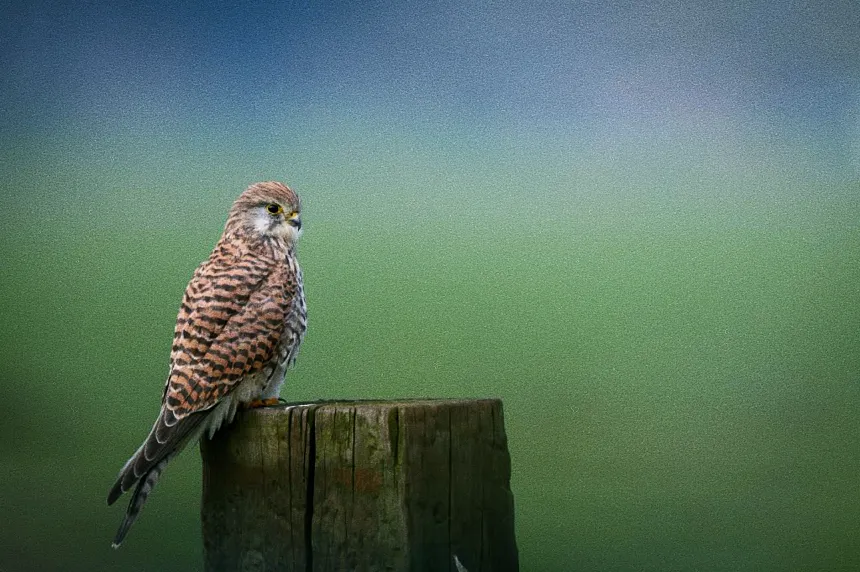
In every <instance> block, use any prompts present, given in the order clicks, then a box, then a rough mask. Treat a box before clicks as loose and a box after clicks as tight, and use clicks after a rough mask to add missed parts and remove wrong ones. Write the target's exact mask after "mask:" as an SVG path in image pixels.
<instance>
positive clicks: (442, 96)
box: [0, 1, 860, 572]
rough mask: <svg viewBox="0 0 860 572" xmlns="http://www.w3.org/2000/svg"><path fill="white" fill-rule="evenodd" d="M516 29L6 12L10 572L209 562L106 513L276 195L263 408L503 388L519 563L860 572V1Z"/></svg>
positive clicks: (171, 516)
mask: <svg viewBox="0 0 860 572" xmlns="http://www.w3.org/2000/svg"><path fill="white" fill-rule="evenodd" d="M525 4H526V3H514V2H469V1H463V2H358V3H346V2H344V3H316V2H284V3H278V4H274V3H273V4H271V5H269V4H265V3H245V4H239V5H232V4H229V3H220V2H212V3H198V2H188V3H181V2H162V3H149V4H147V5H145V6H144V5H141V4H140V3H137V2H98V1H95V2H74V3H72V2H69V3H61V2H26V3H19V2H12V3H9V2H4V3H3V5H2V13H3V16H2V17H0V47H2V63H0V66H2V67H0V92H2V109H3V111H2V116H0V165H2V167H0V174H2V181H0V186H2V191H0V237H2V247H0V264H2V272H0V295H2V298H0V301H1V302H2V305H0V312H2V314H0V323H2V326H3V327H2V328H0V382H2V385H0V391H2V393H0V570H2V571H3V572H12V571H17V570H31V569H33V570H35V569H39V570H193V569H199V568H200V567H201V565H202V558H201V550H202V548H201V539H200V531H199V516H198V512H197V511H198V507H199V490H200V461H199V454H198V453H197V451H196V450H189V451H186V454H185V455H183V456H182V457H181V458H180V459H178V460H177V461H176V462H174V463H173V464H172V466H171V467H170V469H169V470H168V471H167V473H166V474H165V477H164V478H163V479H162V481H161V484H160V486H159V487H158V489H157V490H156V493H155V494H154V495H153V496H152V498H151V499H150V502H149V504H148V505H147V508H146V510H144V512H143V514H142V518H141V519H140V520H139V521H138V523H137V525H136V526H135V528H134V529H133V530H132V532H131V534H130V536H129V538H128V539H127V541H126V543H125V545H123V547H122V549H121V550H119V551H113V550H111V549H110V540H111V538H112V536H113V533H114V531H115V528H116V526H117V525H118V524H119V522H120V519H121V512H122V511H123V510H124V503H120V504H122V505H123V506H122V507H113V508H110V509H109V508H107V507H106V506H105V501H104V499H105V496H106V493H107V491H108V488H109V487H110V485H111V484H112V482H113V479H114V476H115V474H116V471H117V470H118V469H119V468H120V466H121V465H122V463H123V462H124V461H125V460H126V458H127V457H128V456H129V455H130V454H131V453H132V452H133V451H134V449H135V448H136V447H137V445H138V444H139V442H140V441H141V440H142V439H143V437H144V436H145V434H146V432H147V431H148V430H149V427H150V425H151V422H152V420H153V419H154V417H155V415H156V413H157V410H158V401H159V398H160V395H161V391H162V384H163V380H164V376H165V374H166V369H167V358H168V352H169V347H170V344H171V339H172V328H173V322H174V319H175V316H176V311H177V309H178V305H179V300H180V297H181V294H182V290H183V288H184V287H185V284H186V283H187V281H188V279H189V277H190V276H191V272H192V271H193V269H194V267H195V266H196V265H197V264H198V263H199V262H200V261H201V260H203V259H204V258H205V257H206V256H208V254H209V251H210V249H211V247H212V245H213V244H214V242H215V241H216V240H217V238H218V236H219V235H220V232H221V229H222V226H223V223H224V220H225V217H226V212H227V209H228V208H229V206H230V203H231V201H232V200H233V199H234V198H235V197H236V196H237V195H238V193H239V192H240V191H241V190H243V189H244V188H245V186H247V185H248V184H249V183H252V182H255V181H258V180H266V179H278V180H283V181H285V182H288V183H289V184H290V185H292V186H293V187H294V188H296V189H297V190H298V191H299V192H300V193H301V194H302V197H303V201H304V216H303V220H304V222H305V225H306V230H305V234H304V237H303V241H302V244H301V247H300V257H301V261H302V265H303V267H304V270H305V277H306V291H307V298H308V304H309V308H310V330H309V333H308V336H307V338H306V341H305V345H304V347H303V349H302V354H301V356H300V358H299V361H298V367H297V369H296V370H295V371H294V372H293V373H292V374H291V375H290V376H289V377H288V380H287V384H286V386H285V390H284V396H285V397H287V398H288V399H291V400H307V399H318V398H392V397H409V396H434V397H450V396H457V397H464V396H481V397H483V396H498V397H501V398H503V399H504V401H505V408H506V421H507V430H508V435H509V439H510V450H511V455H512V460H513V479H512V483H511V485H512V488H513V491H514V495H515V501H516V518H517V536H518V543H519V548H520V556H521V568H522V570H524V571H556V570H559V571H561V570H574V571H575V570H637V571H641V570H655V571H656V570H694V569H698V570H726V571H738V570H750V571H752V570H755V571H767V570H801V569H802V570H849V569H850V570H856V569H860V541H858V538H860V421H858V409H860V304H858V302H860V33H858V30H860V6H858V4H857V3H856V2H853V1H843V2H839V1H836V2H826V3H825V2H801V1H788V2H733V3H729V4H726V5H713V3H701V5H699V4H700V3H687V2H671V1H668V2H644V3H641V2H637V3H626V2H625V3H616V4H615V5H613V6H607V5H606V3H604V2H538V3H528V6H525ZM466 564H467V565H468V563H466Z"/></svg>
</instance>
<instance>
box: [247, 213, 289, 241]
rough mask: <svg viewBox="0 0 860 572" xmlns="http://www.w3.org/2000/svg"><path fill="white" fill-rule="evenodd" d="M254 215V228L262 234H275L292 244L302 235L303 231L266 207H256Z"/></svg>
mask: <svg viewBox="0 0 860 572" xmlns="http://www.w3.org/2000/svg"><path fill="white" fill-rule="evenodd" d="M252 217H253V218H252V222H253V225H254V230H255V231H257V233H259V234H260V235H262V236H275V237H278V238H282V239H284V240H285V241H286V242H287V243H288V244H292V243H295V242H296V241H297V240H298V238H299V236H300V235H301V231H299V230H298V229H296V228H295V227H294V226H292V225H290V224H288V223H287V222H286V221H285V220H284V219H283V218H282V217H273V216H272V215H270V214H269V213H268V212H266V209H264V208H259V209H254V211H253V214H252Z"/></svg>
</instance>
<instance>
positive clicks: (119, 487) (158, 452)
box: [107, 410, 206, 548]
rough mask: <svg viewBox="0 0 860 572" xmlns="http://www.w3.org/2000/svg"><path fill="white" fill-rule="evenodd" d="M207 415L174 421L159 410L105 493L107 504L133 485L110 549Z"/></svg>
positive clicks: (124, 531)
mask: <svg viewBox="0 0 860 572" xmlns="http://www.w3.org/2000/svg"><path fill="white" fill-rule="evenodd" d="M205 418H206V413H205V412H201V413H195V414H192V415H190V416H188V417H185V418H182V419H176V417H174V416H173V414H172V413H171V412H169V411H165V410H162V412H161V414H160V415H159V416H158V419H157V420H156V422H155V425H154V426H153V428H152V431H150V433H149V436H148V437H147V438H146V441H144V442H143V445H141V446H140V448H139V449H138V450H137V452H135V454H134V455H132V456H131V458H130V459H129V460H128V462H127V463H126V464H125V466H124V467H123V468H122V470H121V471H120V472H119V475H118V476H117V480H116V483H114V485H113V487H112V488H111V490H110V493H108V499H107V502H108V505H112V504H113V503H115V502H116V500H117V499H118V498H119V497H120V496H121V495H122V494H123V493H124V492H125V491H128V490H131V488H132V486H134V493H133V494H132V495H131V500H130V501H129V503H128V509H126V512H125V518H124V519H123V521H122V524H121V525H120V527H119V530H118V531H117V533H116V537H115V538H114V541H113V544H112V546H113V547H114V548H119V545H120V544H122V541H123V539H124V538H125V535H126V534H128V529H129V528H131V525H132V524H134V521H135V520H137V517H138V516H139V515H140V509H141V508H143V503H145V502H146V499H147V497H149V493H151V492H152V489H153V487H155V483H157V482H158V479H159V477H161V473H163V472H164V468H165V467H166V466H167V464H168V463H169V462H170V461H171V460H172V459H173V458H174V457H175V456H176V455H178V454H179V452H180V451H182V449H183V448H184V447H185V446H186V445H187V444H188V443H189V442H191V441H195V440H196V439H197V437H199V435H200V432H201V431H202V430H203V429H204V428H205V424H204V423H203V420H204V419H205Z"/></svg>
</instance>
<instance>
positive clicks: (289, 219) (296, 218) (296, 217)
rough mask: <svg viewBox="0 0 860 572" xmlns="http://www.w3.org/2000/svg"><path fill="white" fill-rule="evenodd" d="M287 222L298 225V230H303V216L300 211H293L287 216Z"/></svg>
mask: <svg viewBox="0 0 860 572" xmlns="http://www.w3.org/2000/svg"><path fill="white" fill-rule="evenodd" d="M287 224H288V225H290V226H294V227H296V230H301V229H302V217H300V216H299V213H293V214H291V215H290V216H288V217H287Z"/></svg>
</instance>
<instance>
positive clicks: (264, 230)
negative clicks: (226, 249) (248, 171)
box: [227, 181, 302, 246]
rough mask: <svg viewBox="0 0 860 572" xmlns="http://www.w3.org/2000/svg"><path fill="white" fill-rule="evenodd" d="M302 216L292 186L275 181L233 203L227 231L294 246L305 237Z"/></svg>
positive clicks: (253, 188) (254, 187) (253, 187)
mask: <svg viewBox="0 0 860 572" xmlns="http://www.w3.org/2000/svg"><path fill="white" fill-rule="evenodd" d="M301 212H302V204H301V201H300V200H299V196H298V195H297V194H296V193H295V191H293V190H292V189H291V188H289V187H288V186H286V185H284V184H282V183H278V182H275V181H269V182H264V183H256V184H254V185H251V186H250V187H248V188H247V189H246V190H245V192H244V193H242V194H241V195H239V198H238V199H236V202H235V203H233V208H231V209H230V216H229V217H228V218H227V229H228V230H233V231H241V232H243V233H246V234H249V235H251V236H259V237H260V238H269V239H271V238H275V239H281V240H283V241H285V242H286V243H287V246H292V245H293V244H295V243H296V241H297V240H298V239H299V236H301V234H302V219H301Z"/></svg>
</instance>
